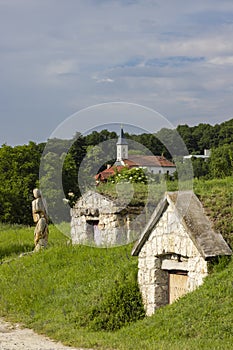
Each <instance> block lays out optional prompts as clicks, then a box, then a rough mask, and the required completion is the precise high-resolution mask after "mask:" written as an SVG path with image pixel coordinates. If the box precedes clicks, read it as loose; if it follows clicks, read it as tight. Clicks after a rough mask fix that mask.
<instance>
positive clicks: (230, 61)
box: [209, 56, 233, 65]
mask: <svg viewBox="0 0 233 350" xmlns="http://www.w3.org/2000/svg"><path fill="white" fill-rule="evenodd" d="M209 63H212V64H217V65H233V56H224V57H221V56H219V57H214V58H212V59H210V60H209Z"/></svg>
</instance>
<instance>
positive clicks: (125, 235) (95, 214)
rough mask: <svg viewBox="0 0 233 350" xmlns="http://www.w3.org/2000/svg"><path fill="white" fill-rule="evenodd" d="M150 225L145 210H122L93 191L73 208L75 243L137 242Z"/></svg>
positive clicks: (72, 226) (73, 238) (114, 243)
mask: <svg viewBox="0 0 233 350" xmlns="http://www.w3.org/2000/svg"><path fill="white" fill-rule="evenodd" d="M145 224H146V214H145V212H144V211H143V208H140V207H126V208H121V207H120V206H117V205H116V203H114V202H113V201H111V200H109V199H107V198H105V197H104V196H102V195H100V194H98V193H94V192H90V193H87V194H86V195H84V196H83V197H82V198H81V199H80V200H79V201H78V202H77V203H76V205H75V206H74V208H72V209H71V239H72V243H73V244H87V245H92V244H93V245H98V246H114V245H122V244H127V243H129V242H132V241H135V240H136V239H137V238H138V234H140V232H141V231H142V229H143V228H144V226H145Z"/></svg>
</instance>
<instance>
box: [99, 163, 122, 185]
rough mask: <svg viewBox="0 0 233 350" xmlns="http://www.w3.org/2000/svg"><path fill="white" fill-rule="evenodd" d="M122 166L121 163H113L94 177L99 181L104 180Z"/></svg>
mask: <svg viewBox="0 0 233 350" xmlns="http://www.w3.org/2000/svg"><path fill="white" fill-rule="evenodd" d="M122 168H124V166H123V165H117V166H116V165H113V166H111V167H110V168H108V169H105V170H103V171H101V172H100V173H98V174H97V175H95V179H96V180H100V181H103V180H106V179H107V178H109V176H111V175H114V174H115V173H116V172H117V171H120V170H121V169H122Z"/></svg>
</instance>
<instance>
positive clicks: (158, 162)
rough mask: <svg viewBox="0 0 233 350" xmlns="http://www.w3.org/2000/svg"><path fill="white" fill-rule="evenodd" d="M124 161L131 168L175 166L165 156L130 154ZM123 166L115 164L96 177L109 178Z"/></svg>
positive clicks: (97, 178) (99, 178)
mask: <svg viewBox="0 0 233 350" xmlns="http://www.w3.org/2000/svg"><path fill="white" fill-rule="evenodd" d="M123 162H124V163H125V166H126V167H128V168H129V169H132V168H138V167H173V168H174V167H175V164H174V163H172V162H171V161H169V160H167V159H166V158H165V157H163V156H142V155H130V159H124V160H123ZM123 168H124V166H123V165H113V166H111V167H110V168H108V169H105V170H103V171H101V172H100V173H99V174H97V175H96V176H95V179H96V180H100V181H104V180H107V179H108V178H109V176H111V175H114V174H115V173H116V172H117V171H120V170H122V169H123Z"/></svg>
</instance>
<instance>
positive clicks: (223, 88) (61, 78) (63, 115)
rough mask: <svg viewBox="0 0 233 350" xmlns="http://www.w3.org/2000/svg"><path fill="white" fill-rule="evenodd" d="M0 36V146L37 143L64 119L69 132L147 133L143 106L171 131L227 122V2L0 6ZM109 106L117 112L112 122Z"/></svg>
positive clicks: (18, 0)
mask: <svg viewBox="0 0 233 350" xmlns="http://www.w3.org/2000/svg"><path fill="white" fill-rule="evenodd" d="M0 33H1V34H0V122H1V127H0V145H1V144H3V143H7V144H9V145H17V144H27V143H28V142H29V141H35V142H43V141H46V140H47V139H48V138H49V137H50V136H51V135H54V130H56V129H57V128H60V129H61V125H64V123H65V121H66V120H67V118H69V117H70V116H74V115H75V116H76V124H74V125H73V126H72V128H73V131H74V133H75V132H76V131H82V132H84V131H86V130H89V129H91V128H94V127H95V126H98V125H103V124H106V123H114V122H122V123H130V124H134V125H136V126H137V125H139V126H141V125H143V126H144V127H145V129H146V130H150V131H153V130H154V129H155V128H156V123H157V121H158V120H156V118H155V119H154V122H152V121H151V117H145V118H144V117H143V113H142V109H143V108H144V107H145V108H147V109H148V110H149V109H150V110H155V111H157V112H158V113H159V116H163V117H164V118H165V119H164V120H166V121H167V124H170V125H172V126H174V127H176V126H177V125H178V124H188V125H190V126H191V125H198V124H199V123H210V124H212V125H213V124H216V123H221V122H223V121H225V120H229V119H231V118H232V117H233V113H232V110H233V98H232V93H233V79H232V78H233V1H232V0H221V1H219V0H195V1H191V0H157V1H156V0H0ZM111 102H114V103H113V105H112V106H113V110H114V113H115V114H116V110H115V107H116V106H117V107H119V104H120V103H122V104H123V103H126V104H125V106H127V108H126V109H125V111H124V108H123V109H122V110H121V109H120V110H118V112H119V113H118V118H116V119H115V115H114V113H113V115H111V108H109V103H111ZM117 103H118V104H117ZM101 104H103V105H102V106H103V108H102V110H101V109H99V106H100V105H101ZM95 105H98V107H97V111H96V113H94V112H95V108H93V107H92V106H95ZM140 105H141V106H144V107H143V108H142V107H138V108H134V109H133V112H132V111H131V114H133V117H128V116H127V113H128V110H129V107H130V106H132V107H133V106H134V107H135V106H140ZM106 106H107V107H108V108H107V109H106V108H105V107H106ZM121 106H122V105H121ZM83 109H84V111H85V112H84V113H82V112H81V113H80V111H82V110H83ZM90 110H91V113H90V114H88V113H86V111H90ZM77 112H78V113H77ZM75 113H76V114H75ZM108 113H109V115H108ZM104 115H105V116H104ZM161 118H162V117H161ZM152 119H153V117H152ZM71 120H72V118H71V119H69V121H71ZM77 129H79V130H77Z"/></svg>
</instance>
